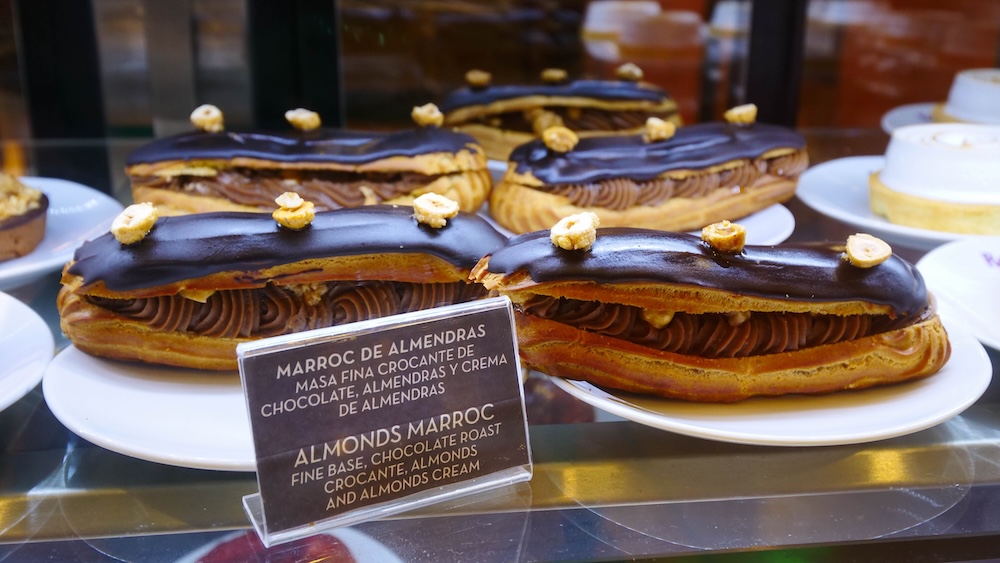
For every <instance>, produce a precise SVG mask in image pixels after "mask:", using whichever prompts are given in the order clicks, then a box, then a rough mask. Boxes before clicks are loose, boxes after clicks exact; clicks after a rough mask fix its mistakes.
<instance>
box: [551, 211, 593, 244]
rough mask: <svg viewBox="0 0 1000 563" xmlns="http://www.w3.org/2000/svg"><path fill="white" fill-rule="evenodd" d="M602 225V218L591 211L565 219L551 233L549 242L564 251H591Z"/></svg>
mask: <svg viewBox="0 0 1000 563" xmlns="http://www.w3.org/2000/svg"><path fill="white" fill-rule="evenodd" d="M600 224H601V219H600V217H598V216H597V214H596V213H592V212H590V211H585V212H583V213H577V214H576V215H570V216H568V217H563V218H562V219H560V220H559V222H558V223H556V224H555V226H554V227H552V230H550V231H549V240H550V241H552V244H554V245H556V246H558V247H559V248H562V249H563V250H589V249H590V247H591V246H593V245H594V242H595V241H597V226H598V225H600Z"/></svg>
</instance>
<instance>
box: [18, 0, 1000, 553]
mask: <svg viewBox="0 0 1000 563" xmlns="http://www.w3.org/2000/svg"><path fill="white" fill-rule="evenodd" d="M71 4H73V6H72V7H69V6H68V5H64V4H63V3H60V2H56V1H55V0H32V1H31V2H28V1H18V0H14V1H13V2H11V1H7V2H0V16H2V20H0V44H2V45H3V46H4V47H5V49H4V50H3V52H2V56H0V76H2V81H0V137H2V145H0V158H2V164H3V168H4V171H5V172H7V173H10V174H14V175H21V176H27V177H35V178H38V177H40V178H42V181H51V182H55V183H49V184H47V188H46V189H48V190H51V191H52V192H53V193H54V194H57V195H56V197H55V199H57V200H58V205H56V206H55V208H56V209H58V210H60V211H59V212H58V213H56V214H54V215H50V222H51V225H50V227H49V229H50V230H49V231H47V234H46V236H47V237H49V238H50V242H51V245H50V247H46V248H45V249H44V250H42V251H41V252H39V253H37V254H34V255H29V256H26V257H24V258H19V259H16V260H15V261H10V262H7V263H2V262H0V290H2V292H3V293H2V294H0V327H2V330H3V331H4V332H5V334H0V364H4V365H6V366H8V367H6V368H5V367H0V404H7V405H8V406H6V408H4V409H3V410H2V412H0V445H2V455H0V559H6V560H10V561H49V560H51V561H57V560H58V561H64V560H77V561H94V562H98V561H101V562H103V561H203V560H204V561H265V560H266V561H315V560H330V561H340V560H344V561H349V560H358V561H451V560H454V561H548V560H579V561H604V560H621V559H656V558H659V559H678V560H685V559H687V560H692V561H693V560H698V561H715V560H719V561H727V560H743V559H747V560H766V559H770V558H775V559H778V558H798V559H806V560H816V561H842V560H980V559H987V558H998V557H1000V513H998V511H997V510H996V506H997V505H998V503H1000V391H998V388H997V384H996V383H994V382H992V379H993V378H995V376H997V368H996V367H995V366H997V365H1000V349H998V348H997V346H998V342H1000V337H998V336H997V334H998V333H997V327H998V326H1000V323H998V322H997V319H1000V304H998V301H997V295H996V290H995V288H996V287H997V283H996V282H998V281H1000V237H973V236H966V235H958V234H953V233H927V232H925V231H924V230H923V229H915V230H900V229H896V228H893V227H892V226H886V225H884V224H881V223H877V221H878V220H877V219H876V218H874V217H872V216H870V215H871V214H870V212H869V211H868V209H867V201H866V198H867V186H868V174H869V173H871V172H874V171H876V170H877V169H878V167H879V166H880V164H878V163H879V162H881V160H880V159H881V158H882V157H883V155H884V154H885V151H886V147H887V145H888V143H889V141H890V132H891V130H892V129H893V128H895V127H897V126H900V125H901V124H918V123H928V122H930V121H931V116H930V112H931V106H933V105H934V104H940V103H943V101H944V100H946V99H947V97H948V95H949V88H950V87H951V85H952V82H953V79H954V77H955V75H956V74H957V73H958V72H959V71H961V70H964V69H969V68H993V67H997V66H998V65H1000V55H998V53H1000V7H998V6H997V5H996V3H995V2H991V1H989V0H982V1H977V0H962V1H956V2H952V3H950V4H949V5H948V6H941V4H940V3H938V2H931V1H923V0H811V1H809V2H801V3H800V2H796V1H794V0H787V1H781V2H764V1H750V0H718V1H712V0H590V1H586V0H565V1H542V0H504V1H503V2H487V1H476V0H450V1H443V2H409V1H404V0H338V1H326V2H318V1H312V0H297V1H294V2H288V3H272V2H268V1H266V0H190V1H188V2H181V3H176V2H166V1H160V0H90V1H89V2H74V3H71ZM279 4H280V5H279ZM65 10H68V12H66V11H65ZM55 13H60V14H61V16H60V17H58V18H56V17H53V16H52V14H55ZM63 15H64V16H66V17H62V16H63ZM623 62H635V63H637V64H639V65H640V66H641V67H642V68H643V70H644V76H645V80H647V81H649V82H652V83H654V84H656V85H658V86H661V87H663V88H665V89H666V90H668V91H669V92H670V93H671V95H672V97H673V98H674V99H675V100H676V101H677V104H678V108H679V111H680V114H681V117H682V119H683V121H684V123H686V124H691V123H699V122H709V121H719V120H721V119H722V115H723V112H724V111H725V110H726V109H728V108H730V107H732V106H735V105H738V104H743V103H747V102H755V103H757V105H758V107H759V111H760V113H759V117H758V120H759V121H763V122H770V123H778V124H782V125H786V126H789V127H794V128H796V129H797V130H798V131H799V132H800V133H801V134H802V135H803V136H804V137H805V140H806V146H807V149H808V155H809V160H810V169H809V170H808V171H807V172H806V174H805V175H803V177H802V178H801V179H800V183H799V196H798V197H796V198H794V199H791V200H789V201H787V202H785V203H783V204H780V205H779V207H781V209H782V211H780V212H779V213H777V214H776V215H771V216H768V218H765V219H764V220H763V221H762V224H763V225H764V228H769V229H775V230H777V231H782V232H784V231H787V234H786V235H784V236H782V237H781V238H785V239H787V242H791V243H798V242H807V241H843V240H846V237H847V236H848V235H851V234H854V233H856V232H858V231H859V230H865V228H873V229H877V230H878V232H880V233H886V235H885V236H886V238H887V239H889V242H890V243H891V244H892V247H893V252H894V253H895V254H896V255H898V256H901V257H903V258H904V259H906V260H908V261H910V262H912V263H914V264H917V265H918V266H917V267H918V269H919V270H920V271H921V272H922V273H923V274H924V275H925V277H926V279H927V281H928V285H929V286H930V287H931V289H932V290H934V292H936V293H937V294H939V295H938V301H939V306H940V310H941V312H942V315H943V316H944V315H945V314H947V316H946V318H945V321H946V323H945V324H946V327H947V328H949V330H951V331H953V338H952V344H951V346H952V349H951V354H952V356H951V359H950V360H949V363H948V364H947V365H946V368H945V370H943V371H942V373H939V374H938V375H935V376H932V377H931V378H929V379H927V380H925V381H922V382H918V383H917V384H916V385H915V386H914V387H912V388H903V389H899V388H895V387H892V388H888V389H882V390H866V391H856V392H846V393H838V394H834V395H829V396H824V397H782V398H779V399H752V400H750V401H747V402H744V403H739V404H735V405H728V404H721V405H695V406H691V405H680V406H676V405H675V406H676V408H675V406H671V405H668V406H667V407H662V405H658V404H652V403H643V402H642V401H641V400H638V399H636V400H631V399H626V400H622V399H620V398H615V397H612V396H601V395H600V393H599V392H598V391H586V390H582V391H581V389H580V388H575V389H574V388H571V387H572V386H568V385H565V384H562V383H557V382H555V381H553V380H552V379H550V378H549V377H548V376H546V375H544V374H541V373H537V372H532V373H530V374H529V376H528V378H527V379H526V381H525V396H526V409H527V416H528V421H529V424H530V443H531V450H532V458H533V463H534V475H533V478H532V479H531V480H530V482H528V483H524V484H522V485H517V486H512V487H509V488H506V489H502V490H500V491H499V492H497V491H494V492H492V493H483V494H479V495H476V496H473V497H468V498H464V499H460V500H457V501H452V502H448V503H445V504H438V505H434V506H430V507H426V508H422V509H419V510H417V511H414V512H408V513H405V514H402V515H399V516H396V517H391V518H388V519H386V520H381V521H371V522H365V523H363V524H359V525H355V526H351V527H349V528H343V529H336V530H333V531H330V532H328V533H323V534H319V535H316V536H314V537H312V538H308V539H305V540H300V541H296V542H292V543H289V544H284V545H280V546H276V547H272V548H270V549H265V548H264V547H263V546H262V545H260V544H259V542H258V541H257V540H256V538H255V535H254V533H253V531H252V530H251V529H250V527H249V526H250V523H249V521H248V519H247V516H246V515H245V513H244V511H243V507H242V501H241V499H242V497H243V496H245V495H248V494H251V493H255V492H256V491H257V488H258V487H257V481H256V478H255V474H254V473H253V472H252V471H250V470H247V468H246V467H239V466H237V465H226V464H225V463H224V462H217V461H212V460H209V461H205V460H204V459H194V458H195V457H196V454H193V453H190V452H189V450H188V449H187V447H186V446H185V444H186V443H187V444H189V443H191V442H195V441H197V442H199V443H207V444H210V446H209V447H212V446H211V444H217V447H218V448H219V451H220V452H221V451H223V450H227V449H228V448H234V449H237V450H238V449H239V448H240V447H243V441H244V440H245V438H246V437H245V436H243V435H241V434H239V433H238V432H237V434H236V435H234V434H231V433H227V432H229V430H228V426H227V424H226V423H225V421H223V423H222V424H216V422H215V421H217V420H218V419H219V417H220V416H222V417H225V416H227V415H226V414H225V412H227V411H225V409H227V408H230V407H232V403H226V404H222V403H219V402H213V400H211V399H209V400H204V399H205V397H211V396H214V395H213V393H216V390H213V389H214V388H213V386H215V385H222V386H226V385H229V384H230V383H231V382H232V381H233V378H235V381H236V384H237V387H238V382H239V378H238V375H235V374H228V375H222V376H218V377H216V376H215V375H209V376H203V375H201V374H192V373H189V372H181V373H180V374H179V375H178V374H177V373H176V370H175V371H171V372H170V373H169V374H168V373H166V372H164V371H160V372H158V371H157V370H156V369H150V368H147V367H142V366H135V365H132V364H123V365H122V366H120V367H119V372H117V373H115V374H113V378H114V379H113V381H111V380H107V379H105V380H104V381H103V383H102V384H101V386H97V385H92V384H91V383H88V382H92V381H93V377H92V376H93V375H94V374H93V370H94V369H98V368H95V367H93V366H94V365H93V364H91V363H90V362H89V361H87V359H86V358H87V356H86V355H85V354H83V353H81V352H79V351H77V350H76V349H75V348H73V347H72V346H71V343H70V342H69V341H68V340H67V338H66V336H65V335H64V334H63V331H62V329H61V327H60V319H59V314H58V312H57V308H56V294H57V293H58V291H59V288H60V269H61V265H62V263H64V262H65V260H67V259H68V258H67V256H70V257H71V256H72V250H73V249H75V248H76V246H78V245H79V244H80V243H81V242H82V241H83V240H85V239H87V238H92V237H94V236H96V235H97V234H98V232H99V231H100V230H101V229H99V228H97V227H95V224H96V223H101V222H102V221H103V222H105V223H109V222H110V218H111V217H113V216H114V214H116V213H117V210H118V209H120V208H121V205H122V204H128V203H131V192H130V186H129V180H128V178H127V176H126V175H125V172H124V169H125V162H126V159H127V157H128V155H129V154H131V153H132V151H134V150H135V149H137V148H139V147H141V146H143V145H145V144H147V143H148V142H149V141H150V140H151V139H153V138H155V137H163V136H166V135H170V134H173V133H176V132H179V131H185V130H188V129H190V125H189V124H188V115H189V114H190V112H191V109H193V107H194V106H196V105H197V104H200V103H203V102H207V101H212V103H215V104H216V105H219V106H220V107H224V108H225V111H226V118H227V127H232V128H234V129H260V130H267V129H276V128H284V127H287V125H286V124H284V122H283V113H284V110H285V109H290V108H292V107H309V108H313V109H316V110H317V111H318V112H319V113H320V114H321V115H322V117H323V120H324V123H325V124H327V125H330V126H343V127H348V128H353V129H365V130H380V131H391V130H395V129H398V128H401V127H404V126H407V124H408V123H409V119H410V117H409V114H410V108H412V107H413V106H416V105H421V104H424V103H426V102H436V101H440V100H442V99H443V98H444V96H446V95H447V93H448V92H449V91H451V90H453V89H455V88H457V87H459V86H461V85H462V84H463V81H464V75H465V73H466V71H467V70H469V69H472V68H480V69H485V70H488V71H489V72H491V73H492V75H493V80H494V81H495V82H497V83H519V82H531V81H536V77H537V76H539V73H541V72H542V71H543V70H544V69H546V68H553V67H558V68H561V69H564V70H566V72H567V73H568V75H570V76H572V77H591V78H610V77H613V76H614V72H615V69H616V68H617V67H618V66H619V65H620V64H621V63H623ZM901 110H902V111H903V114H902V115H901V114H900V111H901ZM904 122H905V123H904ZM502 168H503V165H502V164H501V167H500V169H501V173H502ZM858 194H860V195H858ZM858 197H860V198H862V200H864V202H863V205H864V209H859V208H857V206H854V207H852V205H853V204H852V203H851V202H852V201H854V199H852V198H858ZM53 228H56V230H55V231H52V230H51V229H53ZM101 228H106V227H101ZM53 233H54V234H53ZM956 243H967V244H970V245H972V246H971V247H969V248H962V247H949V248H955V250H951V251H948V250H947V249H946V250H945V251H943V252H942V251H941V250H940V249H941V248H942V247H943V246H944V245H952V244H956ZM67 252H69V254H67ZM990 288H992V289H990ZM36 317H37V320H36ZM15 333H16V336H15ZM49 338H51V339H52V348H53V352H54V356H55V358H56V360H52V362H48V360H50V359H52V356H48V357H47V358H46V362H47V363H48V365H47V367H43V368H41V369H39V368H33V367H31V366H28V367H25V366H24V361H22V360H23V358H26V357H29V356H30V355H32V354H37V353H38V350H39V349H41V350H42V351H43V353H45V354H46V355H47V350H48V348H47V347H48V346H49V340H48V339H49ZM57 360H58V361H57ZM53 372H58V373H56V375H52V374H53ZM105 375H106V374H105ZM57 377H58V382H57V380H56V378H57ZM177 378H180V379H183V380H184V381H186V382H187V384H188V385H189V387H187V388H185V390H184V391H180V392H178V391H177V390H176V389H171V388H170V387H169V385H167V384H169V383H170V382H171V381H176V380H177ZM226 378H229V379H226ZM43 379H45V381H43ZM220 382H221V383H220ZM227 382H228V383H227ZM567 389H568V390H569V391H570V392H571V393H572V394H568V393H567ZM231 390H232V389H231V386H230V391H231ZM157 393H159V394H160V395H158V398H157ZM57 394H58V396H59V399H58V402H55V401H52V398H53V397H54V396H55V395H57ZM584 395H589V396H588V397H584V398H587V399H588V400H587V401H582V400H580V397H581V396H584ZM47 397H48V398H49V400H48V401H47ZM151 397H152V398H151ZM147 400H152V401H153V402H158V403H159V404H160V406H162V405H167V406H166V407H163V408H162V409H158V408H155V407H156V405H154V406H152V407H151V406H148V405H146V404H144V403H143V402H142V401H147ZM664 401H668V402H669V400H660V401H659V402H660V403H662V402H664ZM50 403H51V405H50ZM68 403H69V404H72V403H79V404H87V403H93V404H100V405H107V406H106V407H105V406H102V407H101V408H102V409H104V410H105V411H107V412H105V413H103V414H106V415H107V416H102V420H101V421H100V422H99V423H98V422H97V421H89V420H87V421H85V422H84V423H80V422H79V420H80V416H84V417H86V416H87V415H80V414H79V413H78V412H72V411H73V410H74V409H72V408H70V411H71V412H67V409H66V406H65V405H67V404H68ZM654 403H656V401H654ZM237 405H238V406H240V405H239V404H237ZM595 405H597V406H595ZM804 405H811V406H810V407H805V406H804ZM240 408H242V407H240ZM214 409H219V410H214ZM220 413H223V414H221V415H220ZM150 452H154V453H150ZM210 457H211V456H210ZM220 457H221V456H220Z"/></svg>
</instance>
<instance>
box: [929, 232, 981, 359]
mask: <svg viewBox="0 0 1000 563" xmlns="http://www.w3.org/2000/svg"><path fill="white" fill-rule="evenodd" d="M917 269H918V270H920V273H921V274H923V276H924V282H925V283H926V284H927V288H928V289H930V291H931V293H933V294H934V296H935V297H936V298H937V302H938V309H939V310H940V311H941V314H942V315H948V316H950V317H951V318H956V319H958V318H960V319H962V324H963V325H964V326H965V327H966V328H968V329H969V330H970V331H971V332H972V334H973V335H974V336H975V337H976V338H978V339H979V341H980V342H982V343H983V344H985V345H987V346H989V347H990V348H993V349H994V350H1000V237H981V238H974V239H969V240H961V241H956V242H950V243H948V244H945V245H942V246H939V247H937V248H936V249H934V250H932V251H930V252H928V253H927V254H926V255H925V256H924V257H923V258H921V259H920V261H918V262H917Z"/></svg>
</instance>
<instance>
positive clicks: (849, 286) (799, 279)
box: [488, 228, 932, 358]
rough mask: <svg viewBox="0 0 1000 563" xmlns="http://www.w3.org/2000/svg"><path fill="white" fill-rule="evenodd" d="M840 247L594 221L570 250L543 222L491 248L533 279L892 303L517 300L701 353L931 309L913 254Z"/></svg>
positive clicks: (839, 332) (593, 328)
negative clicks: (841, 311) (753, 305)
mask: <svg viewBox="0 0 1000 563" xmlns="http://www.w3.org/2000/svg"><path fill="white" fill-rule="evenodd" d="M844 250H845V247H844V245H836V244H812V245H782V246H776V247H764V246H745V247H743V250H742V251H741V252H739V253H736V254H728V253H721V252H718V251H715V250H713V249H712V248H711V247H710V246H709V245H707V244H705V243H703V242H702V241H701V240H699V239H698V238H697V237H693V236H690V235H685V234H679V233H667V232H662V231H651V230H642V229H626V228H615V229H600V230H598V236H597V237H596V241H595V242H594V244H593V246H592V247H591V248H590V250H587V251H567V250H563V249H561V248H558V247H556V246H554V245H553V244H552V242H551V241H550V238H549V233H547V232H544V231H540V232H534V233H528V234H525V235H521V236H519V237H515V238H513V239H511V240H510V241H509V243H508V245H507V246H505V247H504V248H502V249H500V250H498V251H497V252H495V253H494V254H493V255H492V256H490V257H489V262H488V270H489V272H490V273H491V274H502V275H505V276H511V275H513V274H515V273H517V272H526V273H527V274H528V275H530V278H531V280H532V281H533V282H534V283H536V284H545V283H546V282H557V283H558V282H584V283H594V284H598V285H601V284H611V283H614V284H629V283H631V282H634V283H639V284H642V283H663V284H673V285H681V286H688V287H690V288H702V289H704V290H706V291H723V292H728V293H730V294H733V295H736V296H739V295H746V296H754V297H758V298H765V299H769V300H774V301H775V302H776V303H779V304H780V303H790V302H800V303H817V304H829V303H835V302H843V301H862V302H867V303H873V304H877V305H880V306H887V307H888V308H889V309H890V311H889V312H887V313H879V314H859V315H834V314H821V313H811V312H784V311H781V310H768V311H734V312H730V313H725V312H720V313H702V314H691V313H685V312H676V313H672V312H670V306H671V304H670V303H669V302H665V303H663V310H662V311H652V312H650V311H647V310H644V309H643V308H640V307H636V306H633V305H629V304H625V303H601V302H594V301H584V300H580V299H573V298H567V297H555V296H551V295H545V294H544V292H539V293H537V294H534V295H531V296H530V297H528V298H527V299H526V300H524V301H522V302H520V303H517V304H516V305H515V307H516V308H517V310H518V311H519V312H521V313H523V314H526V315H533V316H537V317H541V318H545V319H550V320H555V321H558V322H562V323H564V324H568V325H570V326H573V327H576V328H579V329H582V330H586V331H589V332H595V333H599V334H603V335H607V336H612V337H615V338H620V339H623V340H627V341H630V342H633V343H636V344H641V345H644V346H648V347H651V348H654V349H658V350H665V351H670V352H676V353H680V354H689V355H696V356H702V357H712V358H716V357H743V356H749V355H760V354H772V353H779V352H785V351H791V350H798V349H802V348H808V347H812V346H819V345H823V344H831V343H836V342H841V341H845V340H852V339H856V338H861V337H864V336H867V335H870V334H877V333H881V332H888V331H890V330H894V329H896V328H899V327H902V326H907V325H909V324H912V323H915V322H917V321H920V320H924V319H926V318H928V317H929V316H930V315H931V313H932V311H931V310H930V308H929V304H928V295H927V290H926V287H925V286H924V283H923V279H922V277H921V276H920V274H919V272H917V271H916V269H915V268H914V267H913V266H912V265H911V264H909V263H908V262H906V261H905V260H902V259H900V258H898V257H895V256H892V257H890V258H889V259H888V260H887V261H885V262H883V263H882V264H879V265H878V266H876V267H872V268H858V267H855V266H852V265H851V264H850V263H849V262H848V261H847V260H845V259H844ZM526 291H528V292H531V291H532V290H531V289H527V290H526ZM622 295H628V291H627V290H623V292H622ZM623 299H627V297H624V298H623ZM789 308H790V307H789ZM776 309H780V306H778V307H776ZM818 309H819V308H818Z"/></svg>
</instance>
